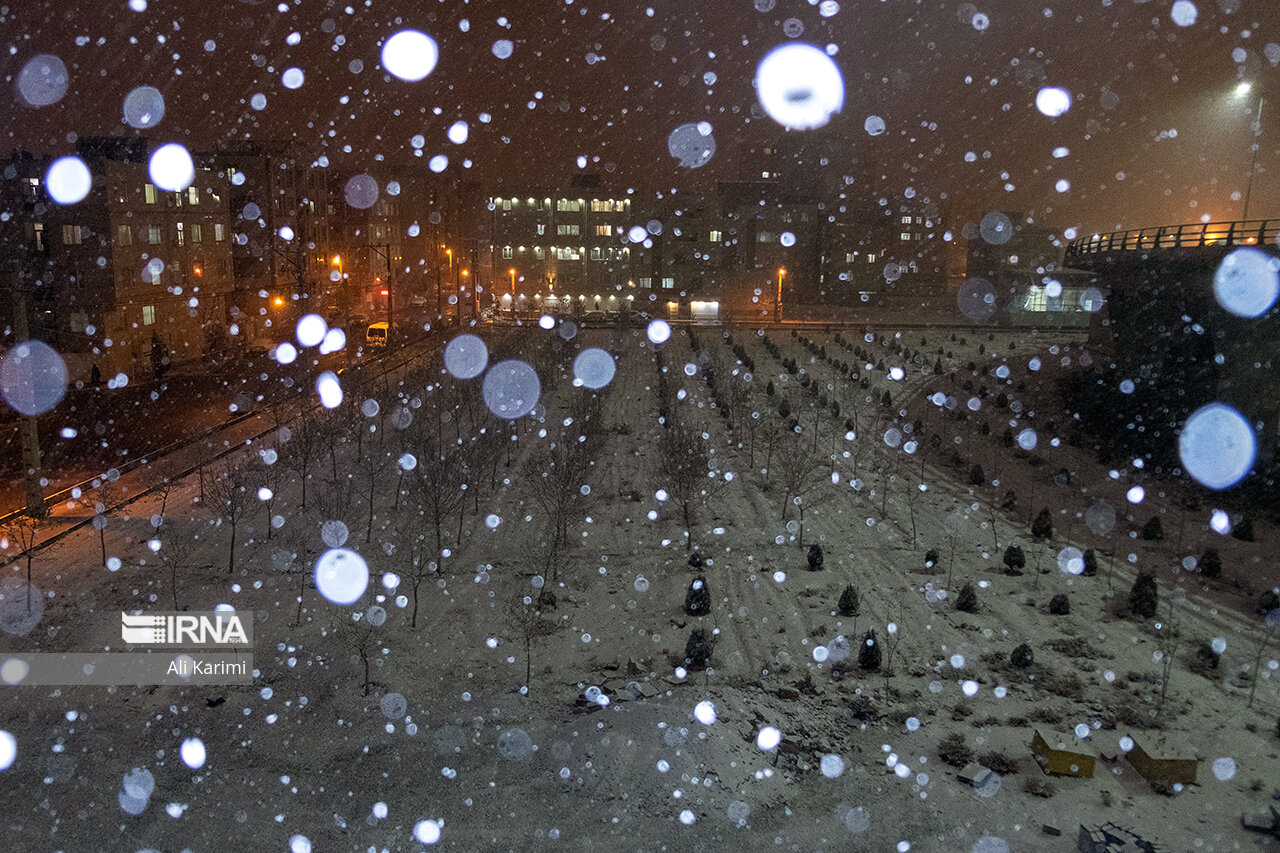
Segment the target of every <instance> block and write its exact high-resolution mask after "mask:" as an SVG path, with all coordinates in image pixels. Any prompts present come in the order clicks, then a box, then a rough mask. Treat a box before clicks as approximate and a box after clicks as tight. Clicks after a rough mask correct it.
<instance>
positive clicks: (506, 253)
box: [502, 246, 515, 260]
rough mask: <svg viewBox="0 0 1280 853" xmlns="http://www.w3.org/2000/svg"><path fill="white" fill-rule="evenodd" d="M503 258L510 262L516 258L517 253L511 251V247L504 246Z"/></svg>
mask: <svg viewBox="0 0 1280 853" xmlns="http://www.w3.org/2000/svg"><path fill="white" fill-rule="evenodd" d="M502 257H504V258H507V259H508V260H509V259H511V258H513V257H515V253H514V252H512V251H511V247H510V246H503V247H502Z"/></svg>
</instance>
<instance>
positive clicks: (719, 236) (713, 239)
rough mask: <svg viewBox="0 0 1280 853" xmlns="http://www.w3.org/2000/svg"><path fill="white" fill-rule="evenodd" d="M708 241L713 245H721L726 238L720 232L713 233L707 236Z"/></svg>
mask: <svg viewBox="0 0 1280 853" xmlns="http://www.w3.org/2000/svg"><path fill="white" fill-rule="evenodd" d="M707 239H708V240H710V241H711V242H712V243H719V242H720V241H721V240H723V239H724V236H723V235H722V234H721V233H720V232H719V231H712V232H711V233H710V234H709V235H708V236H707Z"/></svg>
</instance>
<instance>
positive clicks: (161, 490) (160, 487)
mask: <svg viewBox="0 0 1280 853" xmlns="http://www.w3.org/2000/svg"><path fill="white" fill-rule="evenodd" d="M177 486H178V481H177V480H171V479H169V478H168V477H162V478H161V479H160V481H159V482H157V483H155V484H153V485H152V486H151V494H153V495H155V496H157V497H158V498H160V511H159V512H158V513H156V516H157V518H158V520H159V523H158V524H155V525H153V526H154V527H155V529H156V532H157V533H159V532H160V528H161V527H162V526H164V520H165V515H164V513H165V510H167V509H168V508H169V496H170V495H172V494H173V490H174V489H175V488H177Z"/></svg>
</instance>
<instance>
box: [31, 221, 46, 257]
mask: <svg viewBox="0 0 1280 853" xmlns="http://www.w3.org/2000/svg"><path fill="white" fill-rule="evenodd" d="M32 236H33V237H34V238H35V243H36V251H37V252H43V251H45V247H44V223H43V222H37V223H35V226H34V228H33V230H32Z"/></svg>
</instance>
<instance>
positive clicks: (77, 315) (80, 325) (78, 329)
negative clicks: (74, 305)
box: [71, 311, 89, 335]
mask: <svg viewBox="0 0 1280 853" xmlns="http://www.w3.org/2000/svg"><path fill="white" fill-rule="evenodd" d="M87 325H89V315H88V314H86V313H84V312H83V311H75V312H72V314H71V331H73V332H75V333H76V334H77V335H78V334H81V333H83V332H84V327H85V326H87Z"/></svg>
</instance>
